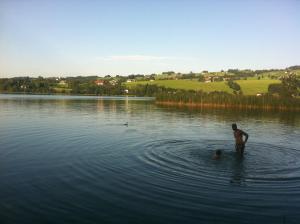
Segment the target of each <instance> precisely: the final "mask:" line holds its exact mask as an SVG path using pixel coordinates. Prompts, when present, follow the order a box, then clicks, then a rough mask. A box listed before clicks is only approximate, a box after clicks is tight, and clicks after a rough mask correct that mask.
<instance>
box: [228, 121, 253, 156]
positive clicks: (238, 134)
mask: <svg viewBox="0 0 300 224" xmlns="http://www.w3.org/2000/svg"><path fill="white" fill-rule="evenodd" d="M232 130H233V136H234V138H235V150H236V152H237V153H239V154H240V155H243V154H244V150H245V144H246V142H247V141H248V137H249V135H248V134H247V133H246V132H244V131H242V130H240V129H238V128H237V125H236V124H232ZM243 136H245V140H244V139H243Z"/></svg>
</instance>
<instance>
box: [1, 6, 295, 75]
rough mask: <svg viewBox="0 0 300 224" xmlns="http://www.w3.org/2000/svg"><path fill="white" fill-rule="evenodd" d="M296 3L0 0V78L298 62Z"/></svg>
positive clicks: (217, 68)
mask: <svg viewBox="0 0 300 224" xmlns="http://www.w3.org/2000/svg"><path fill="white" fill-rule="evenodd" d="M299 12H300V0H281V1H279V0H265V1H262V0H259V1H255V0H252V1H250V0H249V1H247V0H244V1H239V0H226V1H225V0H224V1H221V0H215V1H214V0H207V1H204V0H203V1H201V0H106V1H104V0H103V1H102V0H98V1H96V0H49V1H48V0H42V1H41V0H0V77H14V76H32V77H34V76H39V75H41V76H44V77H49V76H77V75H83V76H87V75H98V76H104V75H113V76H114V75H128V74H151V73H160V72H163V71H176V72H190V71H193V72H200V71H202V70H208V71H220V70H222V69H223V70H227V69H229V68H238V69H270V68H285V67H288V66H292V65H299V64H300V13H299Z"/></svg>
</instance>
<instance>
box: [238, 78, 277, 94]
mask: <svg viewBox="0 0 300 224" xmlns="http://www.w3.org/2000/svg"><path fill="white" fill-rule="evenodd" d="M236 82H237V83H238V84H239V85H240V87H241V89H242V91H243V94H244V95H256V94H257V93H267V92H268V87H269V85H270V84H272V83H280V81H279V80H274V79H262V80H237V81H236Z"/></svg>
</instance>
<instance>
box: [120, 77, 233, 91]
mask: <svg viewBox="0 0 300 224" xmlns="http://www.w3.org/2000/svg"><path fill="white" fill-rule="evenodd" d="M138 84H142V85H145V84H151V85H158V86H164V87H167V88H173V89H185V90H202V91H205V92H213V91H225V92H228V93H232V90H231V89H230V88H229V86H228V85H227V84H226V82H211V83H204V82H198V81H196V80H195V81H192V80H155V81H152V82H150V81H139V82H132V83H126V85H127V86H128V87H129V88H130V87H134V86H135V85H138Z"/></svg>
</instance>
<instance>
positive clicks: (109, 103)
mask: <svg viewBox="0 0 300 224" xmlns="http://www.w3.org/2000/svg"><path fill="white" fill-rule="evenodd" d="M299 120H300V117H299V115H298V114H293V113H282V112H281V113H277V112H273V113H266V112H258V111H254V112H253V111H228V110H226V111H224V110H208V109H206V110H203V109H202V110H195V109H193V110H189V109H178V108H169V107H162V106H157V105H155V102H154V101H153V99H151V98H122V97H117V98H114V97H104V98H102V97H72V96H67V97H65V96H16V95H0V127H1V128H0V181H1V185H0V198H1V201H0V221H1V223H265V222H272V223H299V221H300V216H299V214H298V213H299V212H298V211H299V209H300V203H299V201H300V190H299V189H300V188H299V186H300V160H299V158H300V151H299V148H300V147H299V146H300V142H299V136H300V121H299ZM232 122H237V123H238V125H239V127H241V128H242V129H243V130H245V131H246V132H247V133H249V135H250V138H249V141H248V143H247V146H246V149H245V156H244V157H243V158H241V157H240V156H237V155H236V153H235V149H234V139H233V133H232V129H231V123H232ZM127 123H128V126H127V125H124V124H127ZM216 149H221V150H222V152H223V153H222V158H221V159H220V160H213V159H212V156H213V154H214V152H215V150H216ZM283 220H284V222H283Z"/></svg>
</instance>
